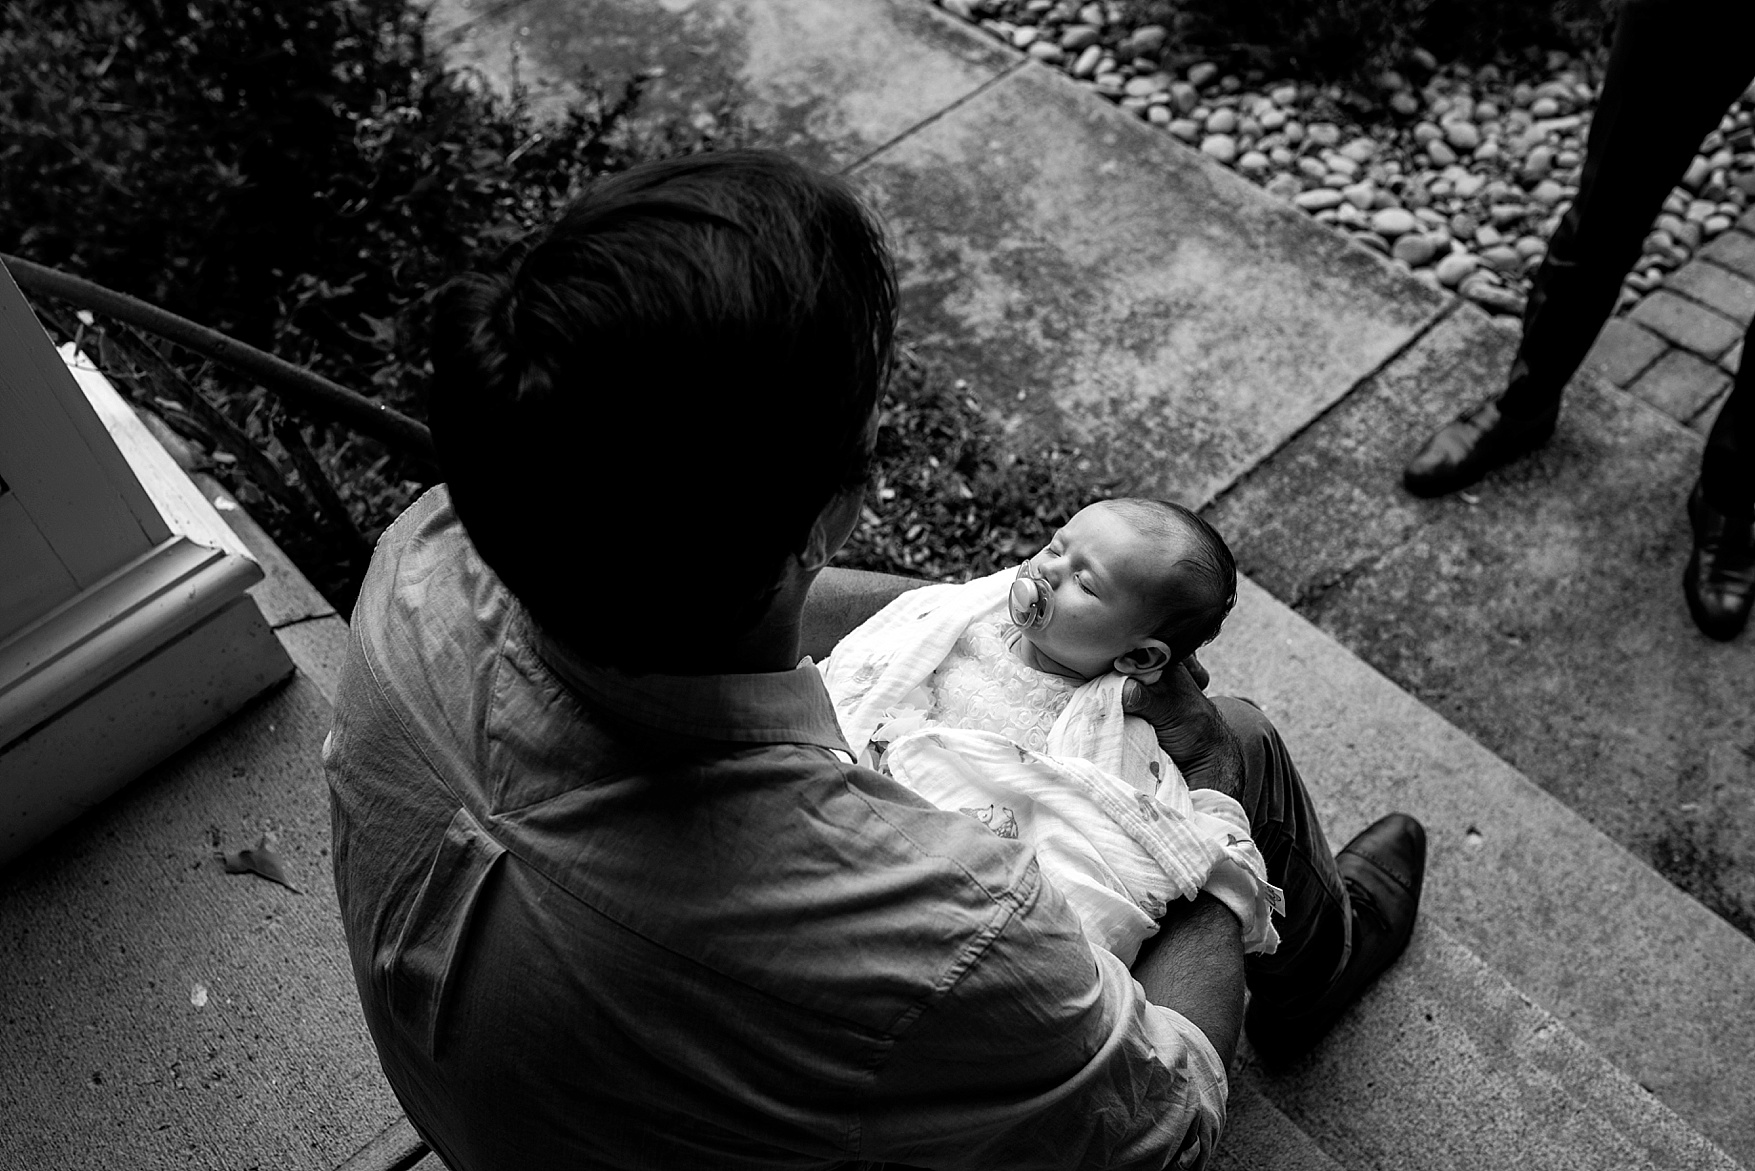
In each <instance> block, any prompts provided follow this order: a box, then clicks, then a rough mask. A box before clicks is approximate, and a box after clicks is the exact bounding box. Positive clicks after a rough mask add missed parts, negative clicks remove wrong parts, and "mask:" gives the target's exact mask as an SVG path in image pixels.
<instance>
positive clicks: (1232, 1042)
mask: <svg viewBox="0 0 1755 1171" xmlns="http://www.w3.org/2000/svg"><path fill="white" fill-rule="evenodd" d="M1177 767H1178V768H1180V767H1181V766H1180V765H1178V766H1177ZM1133 974H1134V978H1135V979H1137V980H1138V981H1139V982H1140V986H1141V987H1142V988H1144V989H1145V990H1146V999H1147V1000H1150V1001H1151V1002H1152V1003H1153V1004H1156V1005H1159V1006H1161V1007H1163V1008H1167V1009H1170V1010H1171V1011H1172V1012H1177V1013H1181V1014H1182V1015H1183V1016H1185V1017H1187V1018H1188V1019H1189V1020H1190V1021H1191V1022H1193V1024H1194V1026H1195V1027H1196V1028H1198V1029H1199V1030H1200V1031H1201V1032H1202V1033H1204V1034H1206V1038H1207V1041H1208V1042H1210V1043H1211V1044H1212V1047H1213V1048H1214V1049H1216V1050H1217V1051H1218V1054H1219V1060H1220V1061H1223V1062H1224V1063H1225V1066H1226V1067H1227V1068H1229V1067H1230V1065H1231V1060H1232V1058H1234V1057H1235V1056H1236V1055H1237V1036H1238V1033H1240V1032H1241V1031H1242V1029H1243V931H1242V928H1241V926H1240V925H1239V924H1238V922H1237V916H1236V915H1233V914H1232V913H1231V911H1230V909H1229V908H1227V907H1226V906H1225V904H1223V903H1221V902H1220V901H1219V900H1218V899H1216V898H1214V897H1213V896H1212V895H1210V894H1207V893H1206V892H1205V891H1202V892H1201V893H1199V894H1197V895H1196V896H1195V897H1194V899H1193V900H1192V901H1190V900H1187V899H1179V900H1178V901H1177V902H1175V903H1174V904H1172V905H1171V907H1170V911H1169V913H1168V914H1167V915H1165V916H1164V919H1163V921H1162V926H1161V927H1160V929H1159V931H1158V934H1156V935H1154V936H1153V937H1152V938H1150V939H1148V940H1146V942H1145V944H1144V946H1142V947H1141V948H1140V955H1139V959H1137V960H1135V961H1134V965H1133Z"/></svg>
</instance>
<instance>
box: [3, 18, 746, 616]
mask: <svg viewBox="0 0 1755 1171" xmlns="http://www.w3.org/2000/svg"><path fill="white" fill-rule="evenodd" d="M4 13H5V18H4V23H3V25H0V144H3V145H0V251H8V252H16V253H19V254H21V255H24V256H28V257H30V258H31V259H33V260H37V261H40V262H42V263H45V264H50V265H53V266H55V267H58V268H63V269H65V270H68V271H71V272H75V273H79V274H81V275H84V276H88V277H90V278H92V279H94V280H96V281H98V282H100V283H102V284H106V285H109V286H111V287H113V288H118V289H121V290H123V291H126V292H130V293H133V294H135V295H137V296H141V297H144V298H146V299H148V300H151V301H155V302H157V303H159V304H161V305H164V306H165V307H167V308H169V309H171V310H173V311H175V312H178V313H181V314H183V315H185V316H187V317H190V318H192V319H194V320H196V321H199V322H201V323H203V324H206V325H210V326H213V327H214V328H217V329H220V330H222V331H224V332H226V333H229V334H231V335H233V336H235V337H238V338H240V339H241V340H244V341H247V342H250V343H252V344H255V345H258V346H261V347H262V348H265V349H269V350H272V351H274V352H275V353H278V354H279V355H280V356H282V357H284V358H286V359H288V360H290V361H293V362H297V363H300V364H302V365H306V366H309V367H311V368H313V369H316V370H317V371H319V372H320V373H323V374H325V375H327V376H328V377H330V378H333V379H334V380H336V381H337V382H340V383H342V384H343V385H346V386H351V387H353V388H354V389H357V390H361V391H363V392H366V393H370V394H373V395H375V396H377V397H379V398H381V399H383V400H385V401H387V402H389V403H390V404H391V405H393V406H395V407H397V408H398V409H401V410H403V411H405V412H408V413H410V414H414V415H416V416H417V417H418V416H420V415H421V414H422V413H423V412H422V408H421V392H422V389H423V387H424V383H425V380H426V373H427V364H426V357H425V339H424V327H423V322H422V310H423V300H422V298H423V296H424V295H425V294H426V293H427V292H428V291H429V290H430V289H431V288H433V287H434V286H436V285H437V284H439V283H441V282H442V281H443V280H444V279H445V278H446V277H448V276H450V275H452V274H453V273H455V272H457V271H460V270H462V269H463V268H465V267H466V266H467V265H468V264H469V263H470V262H471V261H472V260H473V259H475V258H477V257H481V256H483V255H484V254H491V253H492V252H494V251H497V250H498V249H499V248H500V247H502V246H503V245H504V244H505V243H506V242H508V241H509V240H511V239H513V238H514V237H516V236H517V235H519V234H520V233H522V232H523V231H524V230H525V229H526V228H528V227H529V226H531V225H533V224H536V223H539V222H542V221H545V220H547V219H549V218H550V217H551V216H552V214H553V213H554V212H555V211H556V210H558V208H559V207H560V206H562V205H563V204H564V203H565V202H566V200H567V199H568V197H569V196H570V194H571V193H573V192H574V191H576V190H577V188H578V187H579V185H580V184H581V183H583V182H584V181H585V180H587V179H588V178H589V177H591V176H593V175H596V174H601V173H606V172H611V171H615V170H619V169H622V168H624V167H627V166H629V165H631V164H632V163H634V162H637V161H640V160H641V159H644V158H649V157H656V156H660V155H664V154H669V153H675V152H678V151H688V150H697V149H702V148H705V147H708V146H711V145H713V142H714V139H715V135H716V131H715V130H714V129H713V128H712V124H710V123H706V122H704V123H703V125H704V126H706V127H707V128H706V129H701V128H697V127H696V126H694V125H693V124H690V123H682V122H672V123H665V124H659V125H657V126H652V127H646V128H641V127H640V126H639V125H638V124H637V123H636V122H635V120H634V118H633V116H632V115H633V111H634V108H635V106H636V103H637V100H638V96H639V95H638V86H637V84H636V85H631V86H630V87H628V88H627V89H626V90H624V91H623V92H620V93H617V94H614V95H608V94H605V93H603V92H602V91H600V90H596V89H594V88H592V87H590V86H589V84H586V85H585V93H586V95H587V96H586V97H585V99H584V100H583V101H581V102H579V103H577V104H576V105H575V106H574V107H573V108H572V109H570V110H569V111H568V112H567V113H566V114H565V115H564V117H562V118H561V119H560V120H558V121H549V122H543V121H539V120H538V119H537V118H536V117H535V116H534V115H533V113H532V112H531V103H530V101H529V97H528V94H526V93H525V92H523V91H522V90H519V91H516V92H514V93H513V94H511V95H510V96H506V95H501V94H496V93H494V92H492V91H491V90H490V89H489V88H488V87H487V86H485V85H484V84H480V83H479V79H477V78H475V77H474V76H472V75H469V74H465V73H460V72H458V71H455V70H452V69H448V68H446V67H445V65H444V63H443V62H442V60H441V59H440V57H439V54H438V52H437V50H436V49H435V47H434V46H433V45H431V44H430V43H429V41H428V38H427V36H426V35H425V34H426V30H425V18H424V16H423V14H422V10H421V8H420V7H418V6H417V5H415V4H412V3H410V2H409V0H272V2H267V0H72V2H69V0H8V2H7V3H6V4H5V7H4ZM730 124H731V125H733V126H735V122H732V123H730ZM62 320H64V319H62ZM73 329H74V331H77V327H73ZM108 337H109V341H110V342H111V346H110V347H109V348H110V349H114V348H116V347H117V346H118V345H121V346H123V347H124V348H126V346H127V345H128V344H129V343H131V344H132V347H133V348H134V350H135V351H136V353H135V354H134V355H133V359H135V360H132V361H129V362H126V363H124V364H125V365H126V366H128V368H129V369H131V370H134V369H138V370H143V371H148V372H151V373H154V374H156V375H165V368H164V363H163V362H162V361H160V358H161V357H163V358H170V359H172V364H173V365H174V366H175V367H176V372H177V373H178V374H180V375H181V376H182V377H184V378H187V379H190V380H192V381H193V382H194V383H196V384H198V385H199V386H201V387H202V388H203V389H204V390H206V391H208V392H210V393H211V394H213V395H214V396H215V397H217V398H218V399H220V400H221V405H222V407H223V410H224V412H225V414H226V415H227V416H228V417H229V419H230V421H231V422H232V423H233V424H235V425H236V427H237V428H238V429H239V430H241V431H242V432H243V434H244V435H245V436H246V437H247V438H248V439H249V441H250V442H252V443H254V444H257V445H259V446H260V447H261V448H262V449H263V450H264V451H266V452H267V453H268V455H269V456H270V457H271V458H272V460H273V463H274V465H275V466H276V467H277V468H278V469H279V470H280V473H281V474H282V475H283V476H284V477H286V478H287V479H289V480H291V481H300V480H302V479H306V477H303V476H301V475H300V474H299V471H298V470H297V467H296V463H297V461H296V460H295V459H293V458H292V457H293V456H295V455H297V454H298V453H297V452H296V451H291V452H289V451H288V450H287V444H288V443H291V444H292V445H293V446H294V447H298V446H302V444H301V443H300V440H299V438H298V437H297V436H295V435H293V434H291V433H289V432H288V431H287V429H286V428H285V427H284V426H282V427H280V428H279V429H278V434H277V433H276V431H277V429H276V428H275V427H274V426H273V425H272V422H273V421H272V415H271V410H270V407H271V404H270V401H269V399H268V397H267V396H266V395H265V394H264V392H262V391H261V390H260V389H259V388H255V387H251V386H245V385H238V384H237V383H236V382H234V381H231V380H228V379H227V378H226V377H225V376H224V375H221V374H216V373H215V372H213V371H211V370H210V369H208V368H206V367H204V366H200V365H198V364H195V363H191V362H186V361H180V360H178V358H177V355H175V354H171V353H169V352H163V353H153V354H141V353H138V350H139V348H140V347H141V345H142V344H143V343H142V341H141V339H139V338H128V337H126V336H124V335H123V334H122V333H121V332H119V331H117V330H115V329H113V328H112V329H110V330H108ZM166 376H167V377H168V375H166ZM162 382H163V379H162V378H160V379H158V380H157V383H156V384H155V386H154V387H153V388H152V389H153V390H155V391H156V393H149V395H148V397H151V398H159V399H163V398H165V392H164V387H163V385H162ZM125 383H126V385H125V388H127V389H133V390H145V389H147V386H148V384H147V382H146V381H129V380H125ZM157 405H160V406H167V417H168V418H169V420H170V421H171V422H172V423H173V425H176V426H178V427H179V428H180V429H183V430H185V431H186V433H188V434H190V435H191V437H192V438H195V439H197V440H198V441H200V442H201V443H202V444H203V445H204V446H206V447H208V448H210V449H211V448H214V447H219V448H220V449H221V450H220V452H219V457H220V458H219V467H218V468H217V470H219V471H221V472H231V473H232V474H228V475H227V476H226V478H227V479H228V482H229V483H230V484H231V486H232V487H233V488H234V489H235V490H237V491H238V492H239V493H240V495H241V496H242V497H243V498H244V499H245V501H246V503H248V504H250V505H251V506H252V508H253V509H255V510H256V511H257V512H258V515H259V516H260V518H261V519H262V520H263V521H264V523H265V524H266V526H267V527H268V528H269V529H270V531H271V532H272V533H273V534H274V535H275V536H276V538H277V539H279V540H280V541H281V542H282V543H283V544H285V545H286V546H287V547H288V549H289V551H290V552H292V553H293V555H294V557H295V559H296V560H298V561H300V563H301V565H302V566H304V567H305V568H306V570H307V572H308V574H309V575H310V576H311V577H312V578H313V580H315V581H317V582H318V584H319V586H320V587H322V588H323V589H324V590H325V592H326V593H329V594H330V596H331V597H332V599H334V600H336V601H337V602H338V604H341V605H342V606H343V607H344V608H345V606H346V604H347V603H348V602H349V601H350V599H351V594H352V585H351V579H352V577H353V576H354V575H355V574H356V573H357V571H358V569H359V564H358V561H359V558H358V556H357V553H358V550H359V548H360V542H359V539H358V538H357V537H355V538H354V539H353V541H352V542H351V543H350V542H349V541H347V540H346V539H344V538H341V537H338V534H337V532H336V531H335V526H334V525H324V524H321V523H313V522H312V521H311V519H310V518H309V517H303V518H301V517H299V516H297V515H295V513H296V510H295V509H294V508H292V507H290V506H289V505H288V499H289V498H288V497H287V496H286V495H285V494H284V493H279V492H265V491H264V485H261V484H259V483H256V482H254V481H252V480H249V479H246V478H244V477H242V476H241V475H238V474H235V471H234V470H235V469H237V468H238V467H240V466H244V465H249V464H250V463H252V462H253V461H252V460H251V459H249V458H247V453H244V452H237V451H230V450H226V448H227V447H228V446H235V444H231V445H228V444H227V443H226V441H225V439H224V436H223V435H215V434H214V431H213V429H212V428H211V427H203V426H202V425H201V420H200V419H199V418H197V417H195V416H196V415H199V414H200V412H199V411H195V412H193V413H190V412H181V413H179V412H178V411H176V410H171V409H168V404H167V403H164V402H160V403H158V404H157ZM220 422H222V423H223V420H221V421H220ZM223 429H224V428H223V427H222V428H221V430H223ZM312 446H313V447H314V448H315V451H316V455H317V458H318V462H319V463H321V464H322V465H324V467H325V468H326V469H327V471H328V472H329V474H330V476H331V478H332V479H334V480H335V481H336V482H337V486H338V488H339V489H340V495H341V498H342V501H343V502H344V504H345V507H346V510H347V512H348V513H350V514H351V517H352V522H353V525H354V527H356V528H357V529H359V530H360V531H361V532H362V533H363V534H364V537H365V538H366V539H368V540H369V539H370V538H371V537H372V536H374V535H375V533H376V531H377V530H378V529H380V528H381V527H382V526H383V525H384V524H385V523H387V522H388V520H389V519H390V518H392V517H393V516H394V515H395V514H396V512H397V511H399V510H400V509H401V507H402V506H403V505H404V504H405V503H406V502H407V500H408V499H409V498H410V497H411V495H412V494H413V492H414V491H415V490H416V489H417V488H418V487H419V484H418V483H417V482H416V481H417V479H418V475H419V473H418V472H417V471H415V470H414V469H413V468H412V466H411V465H409V464H407V463H406V462H405V461H404V460H402V459H401V458H399V457H397V456H396V455H394V454H393V453H389V452H386V451H384V450H383V449H382V448H380V447H379V446H378V445H377V444H375V443H373V442H371V441H369V440H365V439H363V438H360V437H358V436H353V435H350V434H348V433H346V432H343V431H339V430H336V429H332V428H327V427H319V428H317V429H316V431H315V434H314V442H313V443H312ZM228 461H229V462H228ZM256 462H258V465H259V461H256ZM290 499H291V501H292V503H293V504H296V503H297V498H296V496H294V497H291V498H290Z"/></svg>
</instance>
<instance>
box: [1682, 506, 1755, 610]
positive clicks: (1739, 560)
mask: <svg viewBox="0 0 1755 1171" xmlns="http://www.w3.org/2000/svg"><path fill="white" fill-rule="evenodd" d="M1688 519H1689V521H1690V522H1692V523H1693V525H1694V555H1693V556H1692V557H1690V558H1688V568H1687V569H1685V570H1683V572H1682V594H1683V596H1684V597H1686V598H1687V599H1688V613H1690V614H1692V615H1693V616H1694V625H1696V626H1698V627H1700V630H1701V633H1703V634H1705V635H1706V636H1707V637H1708V638H1716V639H1719V640H1721V641H1725V640H1729V639H1733V638H1735V637H1737V635H1738V633H1740V632H1741V631H1742V629H1743V624H1744V623H1746V622H1748V621H1749V605H1750V600H1751V599H1755V520H1732V519H1731V518H1730V517H1728V516H1726V515H1725V514H1724V513H1722V512H1719V511H1717V510H1716V509H1714V508H1713V507H1712V505H1710V504H1708V503H1707V502H1706V493H1705V492H1704V491H1703V490H1702V489H1701V486H1700V485H1699V484H1695V485H1694V492H1693V494H1691V495H1690V496H1689V497H1688Z"/></svg>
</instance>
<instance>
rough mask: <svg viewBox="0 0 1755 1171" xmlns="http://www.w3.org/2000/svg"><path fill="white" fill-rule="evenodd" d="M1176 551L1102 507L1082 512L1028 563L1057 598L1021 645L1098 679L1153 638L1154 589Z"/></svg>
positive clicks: (1027, 631) (1094, 507)
mask: <svg viewBox="0 0 1755 1171" xmlns="http://www.w3.org/2000/svg"><path fill="white" fill-rule="evenodd" d="M1176 552H1177V550H1176V549H1174V548H1169V547H1166V544H1165V543H1164V542H1163V541H1152V540H1149V539H1147V538H1146V537H1143V536H1141V535H1140V533H1139V532H1138V531H1137V530H1135V529H1134V527H1133V525H1132V524H1131V523H1129V522H1128V520H1127V519H1126V518H1125V517H1123V516H1122V515H1121V514H1120V513H1119V512H1118V511H1117V510H1115V509H1112V508H1110V507H1108V506H1107V505H1104V504H1101V503H1099V504H1093V505H1090V506H1089V507H1087V508H1085V509H1082V510H1081V511H1080V512H1079V513H1078V514H1077V515H1076V516H1074V517H1073V518H1072V519H1071V520H1069V521H1067V522H1066V524H1065V525H1064V526H1062V527H1061V529H1060V531H1059V532H1057V533H1055V534H1054V537H1053V539H1052V540H1050V541H1049V542H1048V545H1047V547H1046V548H1044V549H1043V550H1042V551H1041V552H1039V553H1037V554H1036V555H1035V556H1034V557H1032V558H1030V562H1029V566H1030V568H1029V570H1028V572H1029V573H1030V574H1031V575H1032V576H1035V577H1039V578H1041V579H1042V580H1043V581H1044V582H1046V583H1047V586H1048V588H1049V590H1050V591H1051V592H1052V593H1053V595H1054V604H1053V610H1052V613H1051V615H1050V617H1049V620H1048V624H1047V626H1045V627H1041V628H1037V629H1030V630H1025V631H1024V633H1023V637H1024V639H1025V640H1026V641H1027V642H1029V643H1030V644H1031V645H1032V646H1034V647H1035V648H1036V650H1037V651H1039V652H1041V653H1042V654H1045V655H1047V656H1048V657H1049V658H1051V659H1053V660H1054V661H1055V662H1057V663H1059V664H1061V665H1062V666H1064V667H1067V668H1068V669H1070V670H1072V671H1074V672H1076V673H1078V674H1079V675H1081V676H1083V677H1085V678H1087V679H1093V678H1095V677H1097V676H1098V675H1103V674H1106V673H1107V672H1108V671H1109V670H1110V668H1111V667H1112V665H1113V664H1114V662H1115V659H1116V658H1117V657H1118V656H1120V655H1124V654H1126V653H1127V652H1128V651H1130V650H1132V649H1133V648H1134V647H1136V646H1138V645H1139V644H1140V643H1141V642H1143V641H1144V640H1145V639H1147V638H1149V637H1150V636H1151V633H1152V627H1153V625H1154V618H1155V617H1156V615H1154V614H1153V612H1152V608H1151V605H1150V603H1149V601H1148V597H1149V587H1150V585H1151V583H1152V582H1154V581H1157V580H1159V579H1160V578H1161V576H1162V575H1163V574H1164V573H1165V572H1166V571H1167V568H1168V567H1169V566H1171V565H1173V564H1174V562H1175V554H1176Z"/></svg>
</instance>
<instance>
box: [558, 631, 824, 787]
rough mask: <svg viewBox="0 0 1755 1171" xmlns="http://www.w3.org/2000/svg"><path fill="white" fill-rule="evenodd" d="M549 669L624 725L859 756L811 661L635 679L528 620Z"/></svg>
mask: <svg viewBox="0 0 1755 1171" xmlns="http://www.w3.org/2000/svg"><path fill="white" fill-rule="evenodd" d="M526 619H527V626H528V628H529V630H530V634H531V641H532V643H533V644H534V646H535V648H536V652H537V654H539V655H540V656H541V657H542V660H543V662H545V663H547V664H548V665H549V667H550V668H551V669H552V670H553V671H554V672H555V674H557V675H559V676H560V677H561V679H562V680H563V681H565V682H566V683H567V685H568V686H570V687H572V688H573V689H574V690H575V691H577V692H579V694H580V695H582V696H584V697H585V698H586V699H588V700H589V701H590V702H591V703H592V704H593V705H595V706H597V707H600V708H603V709H604V710H606V711H609V712H611V713H613V714H615V715H617V716H620V717H621V718H623V719H626V720H630V721H632V722H634V723H637V724H641V725H644V726H645V727H648V728H653V729H656V730H658V731H663V732H675V733H678V734H680V735H684V736H692V737H696V738H698V739H703V740H721V741H732V742H740V743H748V744H814V745H817V746H818V747H821V748H827V749H830V750H831V751H834V752H840V753H846V754H847V755H849V756H851V752H850V750H849V749H848V747H847V739H846V737H844V736H843V735H842V734H841V725H840V723H839V722H838V721H837V720H836V719H835V706H834V704H833V703H832V702H830V700H829V691H828V688H827V687H825V686H824V685H823V676H822V673H821V672H820V671H818V670H817V669H816V667H815V666H814V665H813V664H812V663H811V662H810V660H809V659H806V660H804V661H803V662H801V663H800V664H799V665H798V666H797V667H794V668H793V669H792V670H790V671H764V672H761V673H758V674H749V675H656V674H648V675H630V674H627V673H625V672H622V671H617V670H615V669H614V668H611V667H604V666H600V665H599V664H596V663H593V662H590V661H589V660H587V659H584V658H581V657H580V656H579V655H578V653H577V652H575V651H573V650H572V649H571V648H569V647H567V646H566V645H565V644H563V643H562V642H561V641H560V640H559V639H555V638H552V637H550V636H549V635H547V634H546V633H545V632H544V631H543V630H542V628H541V627H540V626H538V625H537V623H536V622H535V620H534V619H530V618H529V616H528V615H526Z"/></svg>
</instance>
